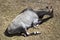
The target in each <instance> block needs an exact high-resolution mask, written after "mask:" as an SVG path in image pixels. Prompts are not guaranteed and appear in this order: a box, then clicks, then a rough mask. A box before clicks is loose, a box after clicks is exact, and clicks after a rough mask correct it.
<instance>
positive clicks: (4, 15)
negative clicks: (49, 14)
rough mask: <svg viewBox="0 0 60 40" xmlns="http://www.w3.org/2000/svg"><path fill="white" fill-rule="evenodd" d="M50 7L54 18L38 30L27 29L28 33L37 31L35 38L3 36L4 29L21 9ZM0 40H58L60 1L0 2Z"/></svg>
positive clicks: (13, 0)
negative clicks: (38, 33) (38, 32)
mask: <svg viewBox="0 0 60 40" xmlns="http://www.w3.org/2000/svg"><path fill="white" fill-rule="evenodd" d="M47 5H52V6H53V9H54V17H53V18H51V19H50V20H48V21H47V22H44V23H43V24H41V25H39V27H38V28H39V29H29V32H33V31H37V30H39V31H40V32H41V34H40V35H36V36H34V35H33V36H29V37H23V36H13V37H7V36H5V35H4V31H5V29H6V28H7V27H8V25H9V24H10V23H11V21H12V19H14V18H15V17H16V16H17V15H18V14H19V13H20V12H21V11H22V10H23V9H25V8H27V7H31V8H33V9H39V8H44V7H46V6H47ZM0 40H60V1H59V0H0Z"/></svg>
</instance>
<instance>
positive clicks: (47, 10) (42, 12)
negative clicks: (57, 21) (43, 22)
mask: <svg viewBox="0 0 60 40" xmlns="http://www.w3.org/2000/svg"><path fill="white" fill-rule="evenodd" d="M35 12H36V13H37V15H38V16H39V18H43V16H44V15H49V16H53V8H52V6H46V8H43V9H39V10H35Z"/></svg>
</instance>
